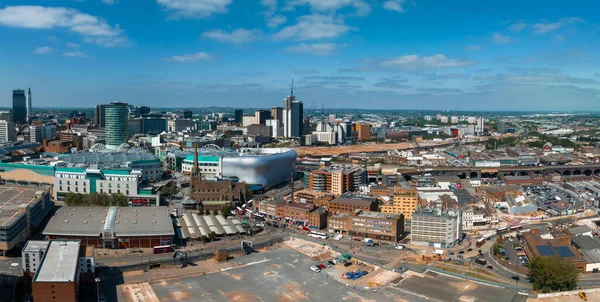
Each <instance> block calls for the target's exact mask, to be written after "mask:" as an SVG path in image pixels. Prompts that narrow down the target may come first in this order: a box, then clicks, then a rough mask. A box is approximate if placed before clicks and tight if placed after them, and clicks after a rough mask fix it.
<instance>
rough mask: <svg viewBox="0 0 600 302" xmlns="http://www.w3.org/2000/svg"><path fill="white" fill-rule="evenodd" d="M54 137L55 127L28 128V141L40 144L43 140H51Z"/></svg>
mask: <svg viewBox="0 0 600 302" xmlns="http://www.w3.org/2000/svg"><path fill="white" fill-rule="evenodd" d="M55 135H56V126H55V125H42V126H29V141H30V142H32V143H41V142H42V141H43V140H45V139H46V140H51V139H53V138H54V136H55Z"/></svg>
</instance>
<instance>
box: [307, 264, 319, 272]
mask: <svg viewBox="0 0 600 302" xmlns="http://www.w3.org/2000/svg"><path fill="white" fill-rule="evenodd" d="M310 270H311V271H313V272H315V273H320V272H321V268H320V267H318V266H314V265H313V266H311V267H310Z"/></svg>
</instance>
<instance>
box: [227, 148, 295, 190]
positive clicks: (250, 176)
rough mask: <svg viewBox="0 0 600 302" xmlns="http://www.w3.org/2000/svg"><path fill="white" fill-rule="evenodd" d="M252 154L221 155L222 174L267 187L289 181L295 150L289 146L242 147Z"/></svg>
mask: <svg viewBox="0 0 600 302" xmlns="http://www.w3.org/2000/svg"><path fill="white" fill-rule="evenodd" d="M243 150H248V151H250V152H251V153H252V155H243V156H239V157H223V159H222V175H223V176H226V177H233V176H237V177H239V179H240V181H242V182H246V183H248V184H260V185H264V186H265V187H267V188H270V187H272V186H274V185H277V184H280V183H283V182H286V181H289V179H290V176H291V171H292V169H294V163H295V162H296V151H295V150H294V149H289V148H264V149H247V148H246V149H243Z"/></svg>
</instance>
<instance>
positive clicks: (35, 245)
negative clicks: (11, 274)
mask: <svg viewBox="0 0 600 302" xmlns="http://www.w3.org/2000/svg"><path fill="white" fill-rule="evenodd" d="M49 244H50V241H46V240H29V241H27V243H26V244H25V247H24V248H23V252H39V251H40V250H46V249H48V245H49Z"/></svg>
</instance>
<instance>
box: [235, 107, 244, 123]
mask: <svg viewBox="0 0 600 302" xmlns="http://www.w3.org/2000/svg"><path fill="white" fill-rule="evenodd" d="M234 116H235V122H236V123H241V122H242V120H243V119H244V117H243V116H244V110H242V109H236V110H235V112H234Z"/></svg>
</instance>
